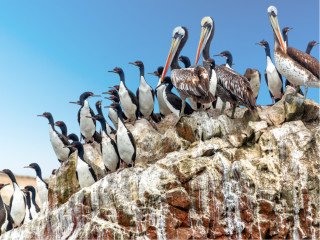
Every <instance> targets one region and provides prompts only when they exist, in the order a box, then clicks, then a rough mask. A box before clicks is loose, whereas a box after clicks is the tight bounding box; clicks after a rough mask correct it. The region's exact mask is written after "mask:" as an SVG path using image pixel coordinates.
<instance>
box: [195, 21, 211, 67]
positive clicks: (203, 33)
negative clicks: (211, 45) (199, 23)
mask: <svg viewBox="0 0 320 240" xmlns="http://www.w3.org/2000/svg"><path fill="white" fill-rule="evenodd" d="M207 34H208V27H201V33H200V41H199V45H198V50H197V55H196V61H195V66H197V64H198V61H199V58H200V54H201V52H202V51H203V48H204V46H205V45H206V43H205V42H204V39H205V37H206V36H207Z"/></svg>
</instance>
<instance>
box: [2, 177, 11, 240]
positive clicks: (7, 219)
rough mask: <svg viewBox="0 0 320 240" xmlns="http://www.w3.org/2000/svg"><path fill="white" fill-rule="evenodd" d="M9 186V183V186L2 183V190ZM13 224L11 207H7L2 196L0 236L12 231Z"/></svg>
mask: <svg viewBox="0 0 320 240" xmlns="http://www.w3.org/2000/svg"><path fill="white" fill-rule="evenodd" d="M8 185H10V184H9V183H7V184H3V183H0V190H1V189H2V188H4V187H5V186H8ZM12 223H13V221H12V218H11V216H10V209H9V206H7V205H6V204H5V203H4V202H3V200H2V197H1V194H0V235H1V234H3V233H5V232H6V231H9V230H11V229H12Z"/></svg>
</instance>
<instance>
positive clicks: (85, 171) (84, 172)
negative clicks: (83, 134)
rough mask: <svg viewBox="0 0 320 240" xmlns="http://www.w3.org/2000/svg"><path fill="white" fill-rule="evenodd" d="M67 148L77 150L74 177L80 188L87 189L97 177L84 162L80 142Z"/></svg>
mask: <svg viewBox="0 0 320 240" xmlns="http://www.w3.org/2000/svg"><path fill="white" fill-rule="evenodd" d="M67 147H68V148H76V149H77V150H78V161H77V166H76V175H77V179H78V182H79V185H80V188H84V187H89V186H91V185H92V184H94V183H95V182H96V181H97V177H96V174H95V172H94V171H93V169H92V167H91V166H90V165H89V164H88V163H87V162H86V161H85V160H84V149H83V146H82V144H81V143H80V142H73V143H72V144H70V145H69V146H67Z"/></svg>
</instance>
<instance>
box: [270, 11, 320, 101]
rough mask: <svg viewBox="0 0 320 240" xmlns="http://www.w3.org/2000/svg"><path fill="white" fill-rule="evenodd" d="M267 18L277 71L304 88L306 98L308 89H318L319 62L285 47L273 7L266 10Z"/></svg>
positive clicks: (276, 12) (319, 82) (319, 80)
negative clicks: (272, 39) (271, 35)
mask: <svg viewBox="0 0 320 240" xmlns="http://www.w3.org/2000/svg"><path fill="white" fill-rule="evenodd" d="M268 16H269V20H270V25H271V28H272V31H273V37H274V54H273V56H274V61H275V63H276V66H277V70H278V71H279V72H280V74H281V75H282V76H284V77H285V78H286V79H288V81H289V82H290V83H292V84H295V85H297V86H305V93H304V97H306V96H307V93H308V87H316V88H319V87H320V79H319V72H320V64H319V61H318V60H317V59H315V58H314V57H312V56H310V55H309V54H307V53H304V52H301V51H299V50H298V49H295V48H292V47H287V46H286V44H285V43H284V41H283V38H282V35H281V33H280V27H279V23H278V10H277V8H276V7H275V6H270V7H269V8H268Z"/></svg>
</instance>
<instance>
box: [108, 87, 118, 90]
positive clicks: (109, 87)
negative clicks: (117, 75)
mask: <svg viewBox="0 0 320 240" xmlns="http://www.w3.org/2000/svg"><path fill="white" fill-rule="evenodd" d="M108 88H111V89H114V90H116V91H118V89H116V88H115V87H108Z"/></svg>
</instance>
